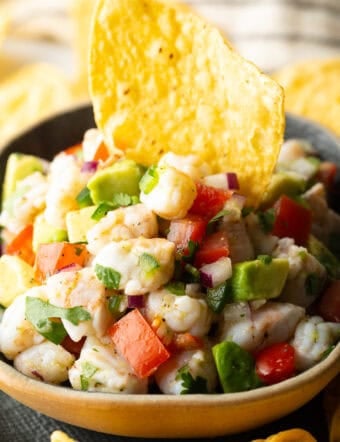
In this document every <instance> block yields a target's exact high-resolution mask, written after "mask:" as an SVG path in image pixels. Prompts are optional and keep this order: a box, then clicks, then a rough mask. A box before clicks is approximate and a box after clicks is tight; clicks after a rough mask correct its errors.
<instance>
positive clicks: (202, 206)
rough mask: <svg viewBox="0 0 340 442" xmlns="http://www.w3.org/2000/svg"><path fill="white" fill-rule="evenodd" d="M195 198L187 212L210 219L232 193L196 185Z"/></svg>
mask: <svg viewBox="0 0 340 442" xmlns="http://www.w3.org/2000/svg"><path fill="white" fill-rule="evenodd" d="M196 190H197V196H196V198H195V200H194V202H193V205H192V206H191V208H190V210H189V214H192V215H199V216H203V217H204V218H206V219H210V218H212V217H213V216H215V215H216V214H217V213H218V212H219V211H220V210H222V208H223V206H224V204H225V202H226V201H227V200H228V199H229V198H230V197H231V196H232V194H233V191H231V190H223V189H217V188H215V187H212V186H206V185H205V184H202V183H196Z"/></svg>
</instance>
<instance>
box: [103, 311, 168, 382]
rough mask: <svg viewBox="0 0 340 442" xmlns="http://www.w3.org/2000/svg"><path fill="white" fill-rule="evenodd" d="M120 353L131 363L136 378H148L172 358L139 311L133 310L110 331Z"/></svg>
mask: <svg viewBox="0 0 340 442" xmlns="http://www.w3.org/2000/svg"><path fill="white" fill-rule="evenodd" d="M108 333H109V335H110V336H111V339H112V341H113V343H114V344H115V346H116V347H117V350H118V351H119V353H120V354H121V355H122V356H123V357H124V358H125V359H126V360H127V361H128V362H129V364H130V365H131V367H132V369H133V371H134V372H135V374H136V376H138V377H139V378H141V379H143V378H147V377H148V376H150V375H152V374H153V373H154V372H155V371H156V370H157V368H158V367H159V366H160V365H161V364H162V363H163V362H165V361H166V360H167V359H169V357H170V353H169V352H168V350H167V349H166V348H165V346H164V345H163V343H162V342H161V340H160V339H159V338H158V336H157V335H156V333H155V332H154V330H153V329H152V328H151V326H150V325H149V323H148V322H147V321H146V320H145V318H144V317H143V315H142V314H141V313H140V311H139V310H137V309H135V310H132V311H131V312H130V313H128V314H127V315H125V316H123V317H122V318H121V319H120V320H119V321H117V322H116V323H114V324H113V325H112V326H111V327H110V328H109V330H108Z"/></svg>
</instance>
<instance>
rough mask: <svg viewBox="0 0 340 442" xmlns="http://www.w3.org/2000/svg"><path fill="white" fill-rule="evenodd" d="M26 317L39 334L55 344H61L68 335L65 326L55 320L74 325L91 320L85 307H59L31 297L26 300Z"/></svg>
mask: <svg viewBox="0 0 340 442" xmlns="http://www.w3.org/2000/svg"><path fill="white" fill-rule="evenodd" d="M25 315H26V319H27V320H28V321H29V322H30V323H31V324H32V325H33V327H34V328H35V329H36V330H37V332H38V333H40V334H41V335H42V336H44V337H45V338H46V339H48V340H49V341H51V342H53V343H54V344H60V343H61V342H62V341H63V339H64V338H65V337H66V335H67V333H66V330H65V328H64V326H63V324H62V323H61V322H57V321H55V320H53V319H55V318H60V319H67V320H68V321H70V322H71V323H72V324H74V325H78V324H79V322H81V321H88V320H89V319H91V315H90V313H89V312H88V311H87V310H85V309H84V308H83V307H72V308H62V307H57V306H55V305H52V304H50V303H49V302H48V301H43V300H42V299H39V298H33V297H31V296H27V298H26V307H25Z"/></svg>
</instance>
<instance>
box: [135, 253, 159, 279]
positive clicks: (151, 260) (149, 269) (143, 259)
mask: <svg viewBox="0 0 340 442" xmlns="http://www.w3.org/2000/svg"><path fill="white" fill-rule="evenodd" d="M138 264H139V265H140V267H141V268H142V270H143V272H145V273H146V274H147V275H151V274H153V273H154V272H155V270H157V269H159V268H160V264H159V262H158V261H157V259H156V258H155V257H154V256H153V255H150V253H142V254H141V255H140V257H139V262H138Z"/></svg>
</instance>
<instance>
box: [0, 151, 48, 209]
mask: <svg viewBox="0 0 340 442" xmlns="http://www.w3.org/2000/svg"><path fill="white" fill-rule="evenodd" d="M43 170H44V163H43V160H42V159H41V158H38V157H35V156H32V155H24V154H22V153H12V154H11V155H10V156H9V157H8V160H7V164H6V171H5V179H4V185H3V193H2V198H3V201H5V200H6V199H7V198H8V197H9V196H10V195H11V194H12V193H13V192H14V191H15V187H16V184H17V182H18V181H20V180H23V179H24V178H26V177H27V176H28V175H31V174H32V173H33V172H42V171H43Z"/></svg>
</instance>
